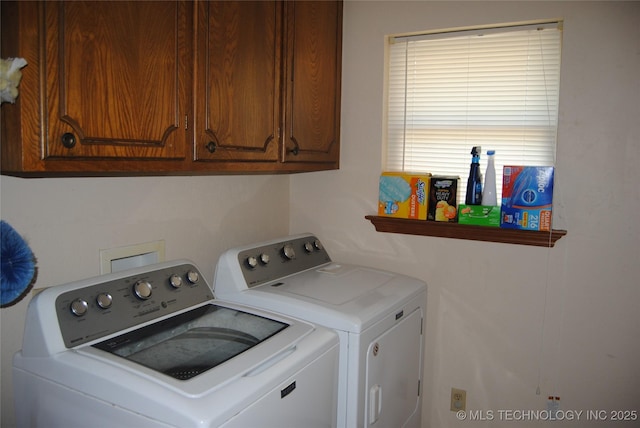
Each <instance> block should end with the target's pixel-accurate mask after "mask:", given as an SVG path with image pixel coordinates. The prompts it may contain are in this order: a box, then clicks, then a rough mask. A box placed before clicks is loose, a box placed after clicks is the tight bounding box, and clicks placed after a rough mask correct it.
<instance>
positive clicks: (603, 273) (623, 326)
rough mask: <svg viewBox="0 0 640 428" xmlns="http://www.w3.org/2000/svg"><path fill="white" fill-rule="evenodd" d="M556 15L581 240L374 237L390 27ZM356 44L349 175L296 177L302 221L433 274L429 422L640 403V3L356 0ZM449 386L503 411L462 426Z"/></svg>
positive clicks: (563, 118)
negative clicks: (554, 406)
mask: <svg viewBox="0 0 640 428" xmlns="http://www.w3.org/2000/svg"><path fill="white" fill-rule="evenodd" d="M547 18H563V19H564V22H565V26H564V42H563V60H562V81H561V91H560V123H559V135H558V151H557V163H556V166H557V175H556V188H555V212H554V226H555V228H559V229H566V230H568V235H567V236H566V237H564V238H562V239H561V240H560V241H558V243H557V244H556V247H555V248H552V249H546V248H538V247H526V246H516V245H507V244H497V243H485V242H474V241H464V240H454V239H443V238H433V237H419V236H408V235H399V234H387V233H378V232H375V229H374V228H373V226H372V225H371V223H369V222H368V221H366V220H365V219H364V216H365V215H367V214H375V213H376V209H377V208H376V207H377V205H376V200H377V193H378V188H377V183H378V175H379V173H380V171H381V140H382V137H381V130H382V115H383V107H382V101H383V88H382V81H383V71H384V68H383V63H384V48H383V46H384V36H385V35H386V34H392V33H398V32H409V31H419V30H425V29H440V28H450V27H460V26H469V25H483V24H492V23H504V22H514V21H526V20H535V19H547ZM343 43H344V44H343V80H342V83H343V91H342V100H343V101H342V134H341V135H342V157H341V169H340V170H339V171H331V172H323V173H319V174H313V175H296V176H292V177H291V197H290V199H291V210H290V219H291V223H290V225H291V226H290V231H291V233H299V232H303V231H313V232H315V233H317V234H318V236H319V237H320V238H321V239H322V240H323V242H324V243H325V246H326V247H327V248H328V249H329V251H330V254H331V255H332V257H333V259H334V260H343V261H348V262H354V263H363V264H368V265H375V266H379V267H382V268H386V269H390V270H395V271H403V272H406V273H408V274H410V275H413V276H416V277H419V278H422V279H424V280H426V281H427V282H428V284H429V303H428V315H427V328H426V335H427V337H426V342H427V347H426V356H425V369H426V384H425V388H424V407H423V414H424V417H423V426H424V427H425V428H426V427H431V428H443V427H456V426H460V427H463V426H471V425H473V426H474V427H475V426H478V427H479V426H491V427H496V426H504V427H508V426H518V427H526V426H532V425H536V426H537V425H538V424H534V423H528V422H526V421H514V420H508V419H509V418H510V417H511V418H512V419H513V418H514V417H515V416H513V415H512V416H509V414H506V413H504V414H503V415H505V416H504V417H502V418H501V417H500V413H499V412H498V411H499V410H537V409H540V410H544V409H546V399H547V396H548V395H557V396H560V397H561V408H562V409H565V410H575V411H584V412H586V411H588V410H607V411H610V410H636V411H639V412H640V391H639V389H640V341H639V340H638V338H639V335H640V311H639V310H638V307H639V306H638V305H639V303H640V286H639V284H640V280H639V279H638V278H639V277H640V263H639V260H640V259H639V257H638V250H640V225H639V222H638V218H639V217H638V213H639V212H640V192H639V190H638V183H639V182H640V167H639V165H640V142H639V140H638V139H639V135H640V108H639V106H638V102H639V100H640V3H639V2H577V1H576V2H574V1H570V2H543V1H534V2H520V1H518V2H504V1H499V2H484V1H472V2H453V1H449V2H445V1H442V2H430V1H413V2H399V1H373V2H367V1H346V2H345V6H344V41H343ZM432 172H437V171H432ZM451 387H457V388H462V389H465V390H467V408H468V409H471V410H478V411H483V412H485V413H484V416H487V413H486V412H488V411H492V412H494V413H493V415H494V420H493V421H490V422H489V421H484V422H475V423H470V422H469V421H468V420H467V421H464V422H463V421H458V420H457V419H456V416H455V413H454V412H451V411H449V395H450V388H451ZM538 387H539V389H540V394H539V395H538V394H537V393H536V392H537V391H536V390H537V389H538ZM639 417H640V416H639ZM501 419H502V420H501ZM591 423H593V425H596V424H595V423H594V422H593V421H591V422H590V421H587V420H586V414H585V413H583V414H582V419H581V420H579V421H578V422H573V423H570V422H566V421H565V422H558V423H556V426H562V427H565V426H567V427H568V426H580V427H583V426H590V424H591ZM638 423H639V422H637V421H636V422H635V424H629V425H625V424H620V423H613V422H609V424H610V425H611V426H618V425H621V426H638ZM606 425H607V424H602V423H600V424H599V426H606Z"/></svg>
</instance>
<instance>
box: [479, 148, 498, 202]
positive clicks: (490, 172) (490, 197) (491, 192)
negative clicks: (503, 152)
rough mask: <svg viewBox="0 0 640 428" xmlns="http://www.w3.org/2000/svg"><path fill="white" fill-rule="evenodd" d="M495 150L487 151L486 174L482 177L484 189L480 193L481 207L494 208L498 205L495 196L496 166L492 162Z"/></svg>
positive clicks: (493, 161)
mask: <svg viewBox="0 0 640 428" xmlns="http://www.w3.org/2000/svg"><path fill="white" fill-rule="evenodd" d="M495 154H496V151H495V150H487V159H488V164H487V172H486V173H485V175H484V189H483V192H482V205H489V206H492V207H495V206H497V205H498V200H497V199H498V198H497V195H496V165H495V160H494V155H495Z"/></svg>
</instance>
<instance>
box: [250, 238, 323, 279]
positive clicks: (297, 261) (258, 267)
mask: <svg viewBox="0 0 640 428" xmlns="http://www.w3.org/2000/svg"><path fill="white" fill-rule="evenodd" d="M330 262H331V258H330V257H329V254H328V253H327V251H326V250H325V249H324V246H323V245H322V243H321V242H320V240H319V239H318V238H316V237H315V236H313V235H305V236H300V237H295V238H291V239H290V240H283V241H274V242H270V243H266V244H262V245H258V246H256V247H253V248H248V249H243V250H241V251H239V252H238V265H239V266H240V269H241V271H242V275H243V277H244V280H245V282H246V284H247V287H249V288H251V287H256V286H258V285H261V284H264V283H266V282H271V281H275V280H277V279H279V278H284V277H286V276H289V275H293V274H296V273H299V272H302V271H305V270H308V269H313V268H316V267H318V266H322V265H324V264H326V263H330Z"/></svg>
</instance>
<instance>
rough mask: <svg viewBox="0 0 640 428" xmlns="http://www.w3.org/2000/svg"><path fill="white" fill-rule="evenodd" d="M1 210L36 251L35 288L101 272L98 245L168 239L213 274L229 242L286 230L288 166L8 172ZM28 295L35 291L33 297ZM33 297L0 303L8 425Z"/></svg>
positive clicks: (168, 245)
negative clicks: (202, 171)
mask: <svg viewBox="0 0 640 428" xmlns="http://www.w3.org/2000/svg"><path fill="white" fill-rule="evenodd" d="M0 189H1V192H2V193H1V195H2V199H1V202H2V205H1V207H0V208H1V213H2V219H3V220H5V221H6V222H8V223H9V224H10V225H11V226H12V227H13V228H14V229H16V231H18V233H20V234H21V235H22V236H23V237H24V238H25V239H26V240H27V241H28V243H29V245H30V247H31V249H32V251H33V252H34V254H35V256H36V257H37V259H38V263H37V266H38V279H37V282H36V284H35V287H36V288H42V287H48V286H52V285H57V284H62V283H66V282H70V281H74V280H78V279H83V278H87V277H91V276H95V275H98V274H99V273H100V257H99V255H100V250H101V249H108V248H117V247H122V246H126V245H132V244H139V243H144V242H150V241H156V240H164V241H165V250H166V255H165V256H166V257H165V258H166V259H167V260H173V259H178V258H188V259H191V260H192V261H194V262H195V263H196V265H197V266H198V267H199V268H200V269H201V271H202V273H203V275H204V276H205V277H206V279H207V280H209V281H210V280H212V279H213V271H214V267H215V262H216V261H217V259H218V257H219V256H220V254H221V253H222V251H224V250H225V249H227V248H230V247H235V246H238V245H242V244H247V243H251V242H256V241H260V240H264V239H269V238H273V237H275V236H281V235H286V234H287V232H288V224H289V213H288V206H289V177H288V176H231V177H139V178H54V179H21V178H14V177H7V176H2V177H1V178H0ZM30 297H31V296H29V298H30ZM28 300H29V299H28V298H27V299H24V300H22V301H20V302H19V303H17V304H16V305H15V306H11V307H8V308H3V309H1V310H0V329H1V330H0V334H1V336H0V337H1V341H2V342H1V347H0V348H1V351H2V353H1V357H0V358H1V363H2V372H1V377H0V382H1V384H2V403H1V405H2V407H1V409H0V410H1V411H0V413H1V414H2V419H1V422H0V425H1V426H2V427H6V428H8V427H12V426H14V424H15V422H14V412H13V396H12V389H11V388H12V383H11V359H12V356H13V354H14V353H15V352H16V351H18V350H19V349H20V348H21V345H22V330H23V328H24V320H25V312H26V307H27V303H28Z"/></svg>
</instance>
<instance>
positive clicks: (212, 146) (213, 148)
mask: <svg viewBox="0 0 640 428" xmlns="http://www.w3.org/2000/svg"><path fill="white" fill-rule="evenodd" d="M205 147H206V148H207V150H209V153H214V152H215V151H216V143H214V142H213V141H209V144H207V145H206V146H205Z"/></svg>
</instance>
